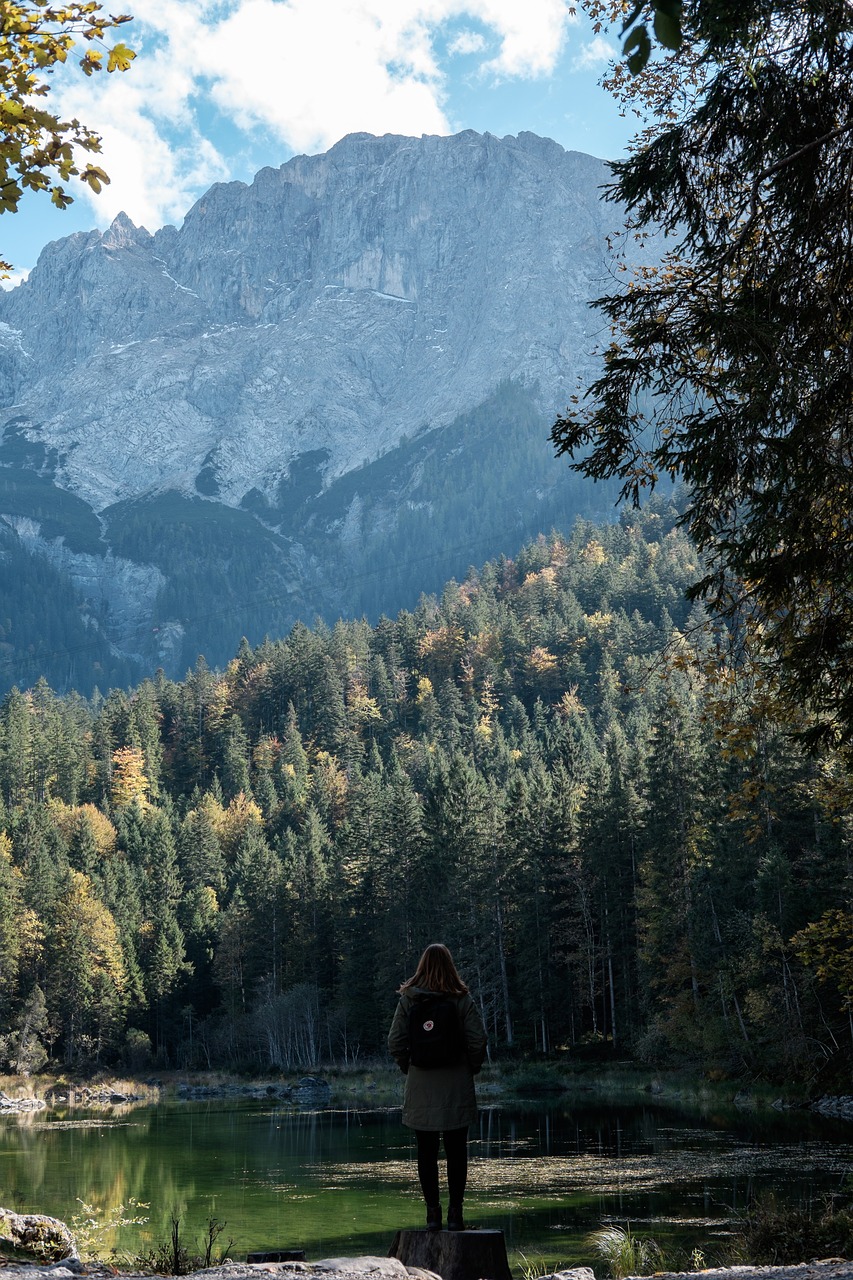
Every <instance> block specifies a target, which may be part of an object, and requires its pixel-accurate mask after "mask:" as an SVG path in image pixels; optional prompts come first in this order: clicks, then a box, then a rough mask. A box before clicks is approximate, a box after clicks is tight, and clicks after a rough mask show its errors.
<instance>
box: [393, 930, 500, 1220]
mask: <svg viewBox="0 0 853 1280" xmlns="http://www.w3.org/2000/svg"><path fill="white" fill-rule="evenodd" d="M399 995H400V1003H399V1004H398V1005H397V1011H396V1013H395V1014H394V1021H393V1022H392V1023H391V1031H390V1033H389V1035H388V1048H389V1050H390V1052H391V1054H392V1056H393V1057H394V1059H395V1060H396V1062H397V1065H398V1066H399V1067H400V1070H401V1071H404V1072H405V1073H406V1094H405V1098H404V1100H403V1124H404V1125H407V1126H408V1128H410V1129H414V1131H415V1137H416V1138H417V1143H418V1177H419V1178H420V1183H421V1190H422V1191H423V1194H424V1200H425V1201H426V1207H427V1215H426V1224H427V1227H428V1229H429V1230H430V1231H439V1230H440V1229H441V1203H440V1201H439V1191H438V1148H439V1140H440V1139H441V1138H442V1137H443V1138H444V1155H445V1159H446V1161H447V1190H448V1197H449V1203H448V1207H447V1227H448V1230H449V1231H462V1230H463V1228H464V1226H465V1223H464V1220H463V1217H462V1201H463V1198H464V1196H465V1183H466V1181H467V1178H468V1126H469V1125H470V1124H472V1123H473V1121H474V1120H475V1118H476V1115H477V1099H476V1096H475V1094H474V1076H475V1075H476V1074H477V1072H478V1071H479V1070H480V1067H481V1066H482V1065H483V1059H484V1058H485V1056H486V1033H485V1030H484V1028H483V1020H482V1018H481V1017H480V1014H479V1012H478V1010H477V1006H476V1005H475V1004H474V1001H473V1000H472V999H471V996H470V995H469V993H468V988H467V987H466V985H465V983H464V982H463V981H462V979H461V978H460V976H459V973H458V972H457V969H456V965H455V964H454V963H453V957H452V956H451V954H450V952H449V951H448V949H447V947H446V946H445V945H444V943H442V942H433V943H430V945H429V946H428V947H427V949H426V951H425V952H424V953H423V955H422V956H421V958H420V960H419V961H418V967H417V969H416V970H415V972H414V973H413V974H412V976H411V978H409V980H408V981H407V982H404V983H403V985H402V986H401V987H400V990H399Z"/></svg>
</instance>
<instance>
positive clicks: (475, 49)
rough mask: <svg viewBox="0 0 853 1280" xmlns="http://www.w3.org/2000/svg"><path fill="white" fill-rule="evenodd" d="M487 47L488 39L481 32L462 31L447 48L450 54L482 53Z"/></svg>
mask: <svg viewBox="0 0 853 1280" xmlns="http://www.w3.org/2000/svg"><path fill="white" fill-rule="evenodd" d="M485 47H486V37H485V36H484V35H483V34H482V33H481V32H480V31H460V32H459V35H458V36H456V38H455V39H453V40H451V42H450V44H449V45H448V46H447V52H448V53H463V54H465V53H481V52H482V51H483V49H485Z"/></svg>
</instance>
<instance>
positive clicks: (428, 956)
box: [399, 942, 468, 996]
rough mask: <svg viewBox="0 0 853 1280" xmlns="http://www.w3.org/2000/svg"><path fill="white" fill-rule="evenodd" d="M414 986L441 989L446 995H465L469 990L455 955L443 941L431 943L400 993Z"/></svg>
mask: <svg viewBox="0 0 853 1280" xmlns="http://www.w3.org/2000/svg"><path fill="white" fill-rule="evenodd" d="M412 987H421V988H423V990H425V991H440V992H441V994H442V995H445V996H464V995H465V994H466V992H467V991H468V988H467V987H466V985H465V983H464V982H463V981H462V979H461V978H460V976H459V972H458V970H457V968H456V965H455V964H454V963H453V956H452V955H451V954H450V952H449V951H448V950H447V947H446V946H445V945H444V943H443V942H431V943H430V944H429V946H428V947H427V949H426V951H425V952H424V953H423V955H422V956H421V958H420V960H419V961H418V967H417V969H415V972H414V973H413V974H412V976H411V978H408V979H407V980H406V981H405V982H404V983H403V985H402V986H401V987H400V989H399V990H400V995H403V994H404V993H405V992H406V991H411V989H412Z"/></svg>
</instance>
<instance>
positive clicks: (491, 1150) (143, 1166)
mask: <svg viewBox="0 0 853 1280" xmlns="http://www.w3.org/2000/svg"><path fill="white" fill-rule="evenodd" d="M69 1115H70V1113H68V1112H65V1113H63V1115H62V1118H61V1119H60V1121H59V1122H58V1123H52V1124H51V1123H50V1122H47V1123H46V1122H45V1117H44V1113H42V1115H41V1118H40V1119H37V1120H36V1121H35V1122H30V1123H26V1124H24V1123H20V1124H19V1123H16V1122H13V1123H10V1124H8V1125H6V1126H0V1160H2V1167H3V1169H4V1175H5V1177H4V1181H5V1186H6V1188H7V1189H8V1191H7V1202H9V1203H10V1204H11V1205H12V1206H13V1207H15V1208H16V1209H19V1210H24V1211H28V1210H42V1211H45V1212H51V1213H55V1214H56V1216H59V1217H64V1218H66V1219H67V1218H68V1217H70V1216H71V1215H72V1214H73V1213H74V1212H75V1211H76V1210H77V1209H78V1208H79V1205H78V1201H77V1197H80V1198H81V1199H84V1200H86V1201H87V1202H89V1203H93V1204H95V1205H97V1206H99V1207H101V1208H112V1207H114V1206H115V1205H117V1204H127V1203H128V1202H129V1201H130V1199H131V1198H134V1199H136V1200H139V1201H141V1202H143V1203H145V1204H148V1205H149V1206H150V1207H149V1208H148V1209H147V1210H146V1211H145V1212H146V1213H147V1214H148V1216H149V1219H150V1221H149V1223H148V1224H147V1225H146V1226H145V1227H144V1228H127V1229H125V1231H124V1232H120V1233H118V1235H119V1238H117V1239H116V1241H115V1242H114V1243H115V1244H116V1245H117V1246H118V1247H120V1248H122V1249H126V1250H128V1251H132V1250H140V1249H142V1248H143V1247H144V1246H145V1245H146V1244H149V1245H150V1244H153V1243H157V1242H159V1241H160V1240H162V1239H165V1237H166V1235H167V1233H168V1230H169V1219H170V1216H171V1214H172V1213H175V1214H176V1216H179V1217H180V1218H181V1222H182V1232H183V1234H184V1235H185V1237H186V1238H187V1240H188V1241H190V1242H194V1241H195V1239H196V1238H197V1237H200V1236H201V1235H202V1234H203V1230H204V1224H205V1222H206V1220H207V1218H208V1217H209V1216H211V1215H214V1216H216V1217H218V1218H219V1219H220V1220H224V1221H227V1224H228V1226H227V1234H228V1235H229V1236H233V1237H234V1239H235V1242H236V1245H237V1247H238V1249H240V1250H243V1249H246V1248H255V1247H257V1248H261V1247H270V1248H272V1247H284V1246H287V1245H294V1246H295V1245H301V1246H303V1247H309V1248H310V1249H311V1251H312V1254H313V1256H315V1257H318V1256H332V1255H333V1254H335V1253H346V1252H347V1251H356V1252H364V1251H365V1250H367V1251H368V1252H369V1251H370V1249H371V1248H374V1247H378V1244H379V1243H381V1240H382V1238H383V1232H384V1233H387V1232H388V1231H389V1230H393V1229H396V1228H397V1227H398V1226H399V1225H401V1223H407V1222H409V1221H410V1218H411V1215H412V1214H413V1213H414V1212H415V1210H416V1208H417V1201H418V1190H417V1179H416V1171H415V1161H414V1152H413V1144H412V1141H411V1136H410V1134H409V1132H408V1130H406V1129H404V1128H403V1126H402V1125H401V1124H400V1122H399V1112H397V1111H391V1110H386V1111H382V1110H376V1111H373V1112H365V1111H360V1110H355V1109H352V1110H344V1109H341V1110H331V1109H327V1110H305V1111H294V1110H291V1109H290V1108H288V1107H285V1106H278V1105H275V1106H264V1105H261V1106H258V1105H257V1103H245V1102H242V1101H238V1100H217V1101H216V1102H190V1103H182V1104H178V1105H170V1106H168V1107H155V1108H149V1109H147V1110H141V1111H136V1112H135V1113H134V1114H133V1116H132V1117H128V1118H125V1119H122V1120H119V1121H118V1122H117V1123H113V1124H110V1123H108V1122H105V1121H104V1120H99V1119H98V1118H96V1117H92V1116H88V1117H85V1118H81V1119H82V1123H75V1122H74V1121H69V1120H68V1119H67V1118H66V1117H68V1116H69ZM721 1123H722V1121H721V1120H718V1119H717V1118H716V1117H713V1116H711V1117H709V1116H705V1117H700V1116H699V1115H698V1114H693V1115H691V1116H689V1117H688V1116H687V1115H686V1114H684V1115H676V1114H675V1113H666V1112H662V1111H661V1110H660V1109H657V1110H655V1108H653V1107H651V1106H650V1107H647V1108H646V1107H636V1108H634V1109H633V1110H630V1109H623V1110H616V1109H610V1110H608V1109H607V1108H606V1107H601V1108H595V1109H590V1110H588V1111H583V1110H580V1109H578V1110H572V1109H570V1108H569V1107H568V1106H567V1105H566V1104H558V1105H557V1106H550V1107H546V1106H540V1107H536V1106H534V1105H531V1106H526V1105H525V1104H522V1105H520V1106H518V1107H515V1108H513V1109H511V1110H510V1109H509V1108H506V1109H503V1108H497V1107H488V1106H487V1107H484V1108H483V1109H482V1111H481V1114H480V1118H479V1121H478V1125H477V1128H476V1129H475V1131H474V1132H473V1133H472V1143H471V1154H472V1161H471V1183H470V1184H471V1198H472V1205H473V1206H475V1207H476V1212H477V1214H479V1215H480V1216H481V1218H482V1219H483V1221H484V1222H485V1221H488V1222H489V1224H490V1225H494V1226H503V1227H505V1229H507V1230H510V1226H511V1229H512V1231H514V1232H516V1233H519V1232H522V1233H524V1238H525V1239H526V1240H532V1241H533V1242H534V1243H536V1242H538V1241H539V1240H540V1239H541V1240H546V1239H550V1237H548V1236H547V1234H546V1233H547V1232H548V1231H551V1230H552V1224H551V1223H549V1222H545V1220H544V1219H537V1217H536V1215H537V1214H538V1213H543V1214H544V1213H551V1214H552V1215H557V1217H558V1218H559V1223H560V1224H564V1225H565V1224H569V1225H567V1226H565V1230H567V1231H569V1230H573V1229H574V1228H572V1227H571V1221H573V1219H572V1215H575V1216H576V1219H577V1221H581V1220H583V1222H584V1223H585V1224H586V1223H587V1221H588V1220H591V1219H593V1218H595V1220H596V1221H597V1216H596V1215H599V1216H600V1215H601V1214H613V1215H617V1216H618V1215H619V1214H620V1213H621V1214H623V1215H626V1214H627V1215H630V1217H631V1220H632V1221H637V1222H639V1221H640V1220H642V1219H644V1218H648V1217H649V1216H650V1215H653V1216H654V1217H655V1219H656V1220H657V1221H661V1222H666V1221H668V1220H669V1219H672V1222H673V1228H674V1227H675V1226H677V1225H678V1224H682V1225H684V1224H686V1223H687V1222H688V1221H689V1222H690V1223H693V1224H694V1225H696V1224H698V1225H700V1226H702V1227H703V1228H707V1230H709V1231H711V1230H719V1229H720V1220H721V1219H723V1218H726V1217H727V1216H729V1215H730V1212H731V1210H732V1209H733V1208H734V1207H737V1208H741V1207H742V1206H743V1203H744V1198H745V1196H746V1195H747V1193H748V1192H749V1190H750V1188H753V1187H754V1188H758V1189H760V1188H761V1187H766V1186H768V1184H773V1185H775V1186H777V1187H782V1188H784V1187H788V1188H789V1194H790V1195H791V1196H792V1197H794V1196H796V1195H798V1194H799V1190H800V1187H801V1185H805V1183H806V1182H807V1181H808V1180H811V1183H812V1186H813V1187H820V1186H826V1185H828V1182H829V1179H831V1178H832V1179H837V1177H838V1176H839V1175H840V1174H841V1172H842V1171H843V1170H844V1169H845V1168H848V1167H849V1166H850V1165H851V1163H853V1144H847V1145H844V1144H842V1143H839V1142H836V1141H833V1142H832V1143H828V1142H823V1141H821V1139H820V1134H821V1133H824V1132H829V1130H828V1129H827V1128H826V1127H825V1126H824V1127H821V1126H820V1125H813V1124H811V1123H810V1122H809V1121H807V1120H798V1121H797V1122H796V1123H795V1122H794V1121H792V1120H791V1121H786V1120H785V1119H784V1118H777V1119H776V1120H775V1121H773V1122H772V1123H771V1122H769V1121H768V1128H767V1130H766V1131H764V1130H763V1129H762V1128H761V1126H760V1123H759V1121H757V1120H756V1118H755V1117H752V1116H751V1117H748V1118H747V1119H745V1120H744V1121H743V1122H742V1123H739V1122H738V1121H736V1120H734V1119H733V1118H732V1116H731V1115H729V1117H728V1120H727V1127H725V1128H722V1127H717V1126H718V1124H721ZM798 1135H801V1136H802V1140H798ZM512 1224H514V1225H512ZM593 1225H594V1224H593ZM560 1229H561V1230H563V1229H564V1226H560ZM584 1229H586V1227H585V1228H584ZM537 1232H540V1233H541V1234H540V1235H537V1234H536V1233H537ZM519 1238H520V1237H519ZM536 1247H539V1246H538V1243H537V1245H536ZM578 1247H579V1246H578Z"/></svg>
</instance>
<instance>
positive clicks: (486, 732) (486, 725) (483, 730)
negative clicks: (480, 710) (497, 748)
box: [474, 716, 495, 742]
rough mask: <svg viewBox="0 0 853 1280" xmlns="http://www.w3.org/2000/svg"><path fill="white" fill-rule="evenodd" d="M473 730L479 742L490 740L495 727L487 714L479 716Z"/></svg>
mask: <svg viewBox="0 0 853 1280" xmlns="http://www.w3.org/2000/svg"><path fill="white" fill-rule="evenodd" d="M474 732H475V733H476V735H477V737H478V738H479V739H480V741H481V742H491V740H492V737H493V735H494V732H495V729H494V725H493V724H492V721H491V718H490V717H489V716H481V717H480V719H479V720H478V721H477V723H476V725H475V726H474Z"/></svg>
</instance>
